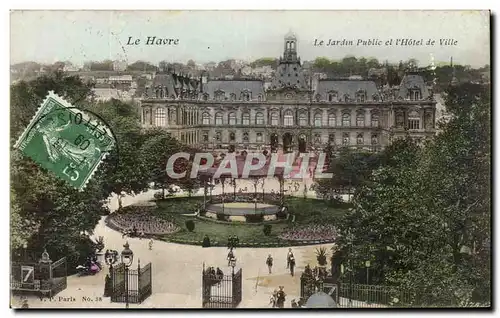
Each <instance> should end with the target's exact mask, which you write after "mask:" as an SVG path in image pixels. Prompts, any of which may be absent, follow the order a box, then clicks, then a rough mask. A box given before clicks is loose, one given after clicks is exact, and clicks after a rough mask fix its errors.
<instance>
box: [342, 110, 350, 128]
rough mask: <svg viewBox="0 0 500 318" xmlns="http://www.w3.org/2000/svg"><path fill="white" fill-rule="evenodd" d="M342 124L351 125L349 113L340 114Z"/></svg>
mask: <svg viewBox="0 0 500 318" xmlns="http://www.w3.org/2000/svg"><path fill="white" fill-rule="evenodd" d="M342 126H345V127H348V126H351V115H349V113H343V114H342Z"/></svg>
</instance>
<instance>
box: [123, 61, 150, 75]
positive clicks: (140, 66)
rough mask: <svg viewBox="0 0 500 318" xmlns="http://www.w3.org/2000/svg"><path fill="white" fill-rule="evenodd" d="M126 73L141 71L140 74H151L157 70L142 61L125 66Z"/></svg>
mask: <svg viewBox="0 0 500 318" xmlns="http://www.w3.org/2000/svg"><path fill="white" fill-rule="evenodd" d="M127 70H128V71H142V72H153V71H156V70H157V67H156V66H154V65H153V64H151V63H148V62H144V61H136V62H134V63H132V64H130V65H128V66H127Z"/></svg>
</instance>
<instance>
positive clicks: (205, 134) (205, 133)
mask: <svg viewBox="0 0 500 318" xmlns="http://www.w3.org/2000/svg"><path fill="white" fill-rule="evenodd" d="M203 141H204V142H207V141H208V133H207V132H204V133H203Z"/></svg>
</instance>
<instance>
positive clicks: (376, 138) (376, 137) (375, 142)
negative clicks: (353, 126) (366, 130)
mask: <svg viewBox="0 0 500 318" xmlns="http://www.w3.org/2000/svg"><path fill="white" fill-rule="evenodd" d="M376 144H378V136H377V134H372V145H376Z"/></svg>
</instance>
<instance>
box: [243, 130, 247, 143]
mask: <svg viewBox="0 0 500 318" xmlns="http://www.w3.org/2000/svg"><path fill="white" fill-rule="evenodd" d="M243 142H248V133H247V132H244V133H243Z"/></svg>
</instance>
